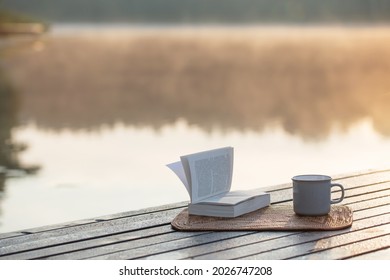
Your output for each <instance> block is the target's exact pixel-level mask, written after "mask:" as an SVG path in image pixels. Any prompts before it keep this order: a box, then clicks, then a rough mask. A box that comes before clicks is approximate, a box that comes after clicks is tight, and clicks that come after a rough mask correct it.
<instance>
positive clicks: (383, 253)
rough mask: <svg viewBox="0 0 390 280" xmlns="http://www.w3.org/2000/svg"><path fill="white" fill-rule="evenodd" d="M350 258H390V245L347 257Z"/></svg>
mask: <svg viewBox="0 0 390 280" xmlns="http://www.w3.org/2000/svg"><path fill="white" fill-rule="evenodd" d="M345 259H348V260H390V247H389V248H383V249H380V250H378V251H373V252H369V253H364V254H362V255H357V256H353V257H348V258H345Z"/></svg>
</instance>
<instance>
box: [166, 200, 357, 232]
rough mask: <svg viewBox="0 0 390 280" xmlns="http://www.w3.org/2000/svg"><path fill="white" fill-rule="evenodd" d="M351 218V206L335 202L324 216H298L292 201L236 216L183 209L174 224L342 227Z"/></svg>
mask: <svg viewBox="0 0 390 280" xmlns="http://www.w3.org/2000/svg"><path fill="white" fill-rule="evenodd" d="M352 221H353V212H352V210H351V208H349V207H348V206H342V205H341V206H340V205H332V207H331V211H330V213H329V214H328V215H324V216H298V215H296V214H295V213H294V211H293V208H292V205H271V206H269V207H266V208H263V209H259V210H256V211H254V212H251V213H248V214H245V215H242V216H239V217H236V218H220V217H206V216H196V215H189V214H188V209H184V210H183V211H182V212H181V213H180V214H178V215H177V216H176V217H175V219H174V220H173V221H172V223H171V224H172V227H173V228H174V229H176V230H181V231H243V230H246V231H265V230H273V231H292V230H339V229H343V228H347V227H350V226H351V225H352Z"/></svg>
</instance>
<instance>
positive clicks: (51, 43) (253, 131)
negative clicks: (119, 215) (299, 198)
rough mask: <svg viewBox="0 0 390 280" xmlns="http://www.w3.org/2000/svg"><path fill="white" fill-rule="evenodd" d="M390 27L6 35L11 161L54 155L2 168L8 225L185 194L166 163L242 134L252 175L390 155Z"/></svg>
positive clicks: (1, 159) (1, 119)
mask: <svg viewBox="0 0 390 280" xmlns="http://www.w3.org/2000/svg"><path fill="white" fill-rule="evenodd" d="M389 31H390V30H389V29H386V28H371V29H370V28H368V29H364V28H363V29H361V28H346V29H343V28H340V29H339V28H301V29H300V28H287V29H283V28H249V29H234V28H233V29H223V28H222V29H218V30H206V29H194V30H185V29H180V28H179V29H177V28H176V29H175V28H171V29H170V28H166V29H164V28H162V29H159V30H149V29H131V28H130V29H129V28H122V29H121V30H120V31H117V30H112V29H110V28H107V29H106V30H105V31H104V32H101V31H97V30H93V28H92V29H90V30H85V29H82V28H81V29H80V28H75V29H73V30H72V31H71V32H68V31H66V32H65V31H61V32H54V33H52V34H48V36H45V37H42V38H37V39H36V40H30V39H28V40H11V41H8V42H6V43H5V42H4V41H3V42H0V47H1V48H0V51H1V53H0V55H1V62H0V133H1V135H0V152H1V154H0V166H3V167H5V168H6V169H7V173H8V175H9V172H10V170H12V169H13V170H15V169H16V170H19V171H21V170H22V171H23V172H25V171H27V172H28V171H33V170H34V169H35V168H34V167H32V166H26V162H33V163H35V162H37V163H39V164H40V165H41V166H42V170H41V172H39V173H38V175H37V176H34V177H27V178H18V180H15V179H9V180H8V179H7V182H6V183H7V184H6V185H5V176H0V193H1V192H3V193H4V192H5V191H4V188H5V187H6V193H7V198H6V199H3V200H2V201H1V204H2V205H1V206H2V207H3V210H4V211H3V213H2V214H1V221H0V222H1V223H2V224H0V231H4V230H6V231H9V230H14V229H18V228H19V229H20V228H28V227H33V226H39V225H43V224H52V223H58V222H61V221H70V220H76V219H81V218H87V217H93V216H99V215H105V214H108V213H115V212H121V211H128V210H136V209H139V208H145V207H149V206H156V205H161V204H166V203H172V202H177V201H182V200H185V199H187V193H186V192H185V190H184V188H182V186H181V185H180V184H179V182H178V181H177V179H176V178H175V177H174V176H172V174H171V172H170V171H169V170H166V168H165V166H164V165H165V164H166V163H167V162H170V161H174V160H176V159H177V157H178V156H179V155H181V154H183V153H185V152H193V151H197V150H201V149H206V148H210V147H218V146H222V145H232V146H235V147H237V158H236V160H235V171H234V172H235V176H236V178H237V179H238V180H237V181H236V183H237V184H235V187H243V188H245V189H247V188H250V187H258V186H267V185H274V184H279V183H285V182H286V181H287V180H289V178H291V175H294V174H295V173H297V174H298V173H302V172H324V173H329V174H336V173H340V172H349V171H356V170H361V169H367V168H377V167H378V166H381V167H382V166H383V165H386V164H387V160H388V158H389V155H390V150H389V149H390V148H389V147H390V146H389V141H390V138H387V137H378V134H377V133H380V134H382V135H384V136H390V125H389V123H388V122H387V119H388V118H389V114H390V110H389V106H390V105H389V104H390V103H389V101H390V79H388V77H389V74H390V32H389ZM178 120H179V121H178ZM373 127H374V128H375V130H376V132H374V131H373V130H372V128H373ZM91 132H92V133H91ZM96 132H97V133H96ZM340 132H341V133H340ZM20 143H27V144H28V145H29V149H28V150H27V151H25V152H23V153H21V152H20V151H21V150H23V148H26V145H22V144H20ZM362 147H364V149H362ZM362 159H364V160H362ZM386 166H388V165H386ZM0 173H1V172H0ZM152 174H153V176H151V175H152ZM180 191H182V192H180ZM0 199H1V198H0ZM21 206H23V207H21ZM70 206H71V207H70Z"/></svg>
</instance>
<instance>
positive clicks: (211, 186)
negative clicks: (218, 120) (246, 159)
mask: <svg viewBox="0 0 390 280" xmlns="http://www.w3.org/2000/svg"><path fill="white" fill-rule="evenodd" d="M167 166H168V167H169V168H170V169H171V170H172V171H173V172H174V173H175V174H176V175H177V176H178V177H179V178H180V180H181V181H182V182H183V184H184V186H185V187H186V189H187V191H188V193H189V195H190V199H191V203H190V204H189V206H188V211H189V213H190V214H193V215H202V216H217V217H237V216H240V215H243V214H245V213H249V212H252V211H255V210H257V209H260V208H263V207H266V206H268V205H269V204H270V195H269V194H268V193H265V192H263V191H261V190H248V191H230V188H231V184H232V177H233V176H232V175H233V148H232V147H225V148H220V149H215V150H210V151H205V152H200V153H195V154H190V155H186V156H181V157H180V161H178V162H174V163H171V164H168V165H167Z"/></svg>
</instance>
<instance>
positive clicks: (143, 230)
mask: <svg viewBox="0 0 390 280" xmlns="http://www.w3.org/2000/svg"><path fill="white" fill-rule="evenodd" d="M333 180H334V182H338V183H342V184H343V185H344V187H345V189H346V197H345V199H344V201H343V202H342V204H344V205H348V206H349V207H350V208H352V209H353V211H354V214H353V219H354V221H353V224H352V227H350V228H347V229H343V230H335V231H290V232H287V231H283V232H282V231H259V232H255V231H229V232H180V231H175V230H174V229H172V227H171V224H170V223H171V221H172V220H173V219H174V218H175V217H176V215H177V214H178V213H180V212H181V211H182V210H183V209H184V208H185V207H186V205H187V203H185V202H182V203H177V204H172V205H165V206H161V207H155V208H149V209H145V210H140V211H131V212H126V213H120V214H116V215H109V216H104V217H99V218H93V219H87V220H81V221H75V222H70V223H64V224H59V225H52V226H45V227H40V228H34V229H28V230H22V231H17V232H11V233H3V234H0V259H18V260H19V259H61V260H63V259H71V260H78V259H104V260H106V259H114V260H118V259H169V260H172V259H271V260H276V259H355V260H356V259H390V170H375V171H367V172H360V173H354V174H346V175H340V176H334V177H333ZM266 191H268V192H269V193H270V194H271V202H272V204H286V205H287V204H291V203H292V190H291V183H287V184H284V185H279V186H274V187H269V188H266Z"/></svg>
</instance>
